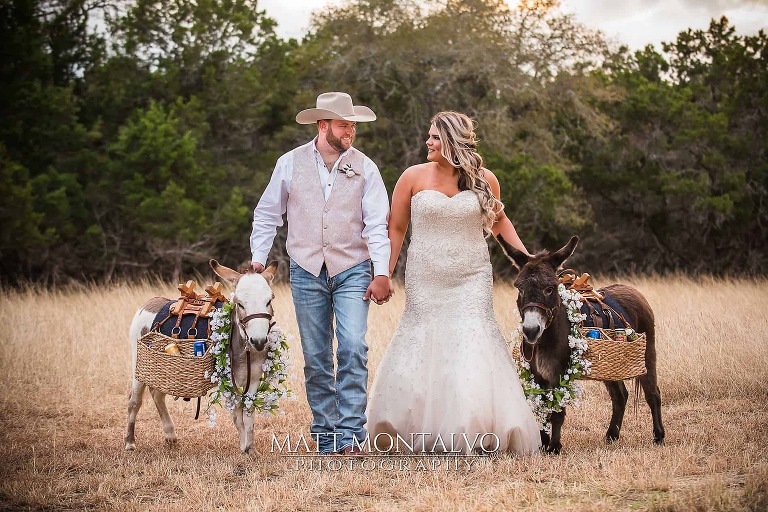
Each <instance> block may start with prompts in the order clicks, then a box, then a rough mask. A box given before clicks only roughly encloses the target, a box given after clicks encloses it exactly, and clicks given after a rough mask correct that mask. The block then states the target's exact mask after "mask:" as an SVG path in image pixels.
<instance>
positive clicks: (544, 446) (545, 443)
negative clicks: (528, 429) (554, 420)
mask: <svg viewBox="0 0 768 512" xmlns="http://www.w3.org/2000/svg"><path fill="white" fill-rule="evenodd" d="M539 435H540V436H541V449H542V450H546V449H547V446H549V434H548V433H547V431H546V430H539Z"/></svg>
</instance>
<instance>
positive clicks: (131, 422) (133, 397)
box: [125, 379, 146, 450]
mask: <svg viewBox="0 0 768 512" xmlns="http://www.w3.org/2000/svg"><path fill="white" fill-rule="evenodd" d="M145 388H146V386H145V385H144V383H143V382H139V381H138V380H136V379H133V382H131V391H130V393H129V394H128V430H127V431H126V432H125V449H126V450H135V449H136V439H135V437H134V430H135V429H136V416H137V415H138V414H139V409H141V402H142V399H143V398H144V389H145Z"/></svg>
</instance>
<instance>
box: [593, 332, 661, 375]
mask: <svg viewBox="0 0 768 512" xmlns="http://www.w3.org/2000/svg"><path fill="white" fill-rule="evenodd" d="M579 329H580V330H581V335H582V336H584V338H586V339H587V341H588V343H589V349H587V351H586V352H585V353H584V358H585V359H587V360H589V361H590V362H591V363H592V371H591V372H590V373H589V375H584V376H583V377H582V378H583V379H590V380H624V379H631V378H634V377H639V376H641V375H645V374H646V373H648V369H647V368H646V367H645V333H637V339H636V340H634V341H615V340H614V339H613V332H614V331H613V330H612V329H600V328H597V327H580V328H579ZM591 330H597V331H599V332H600V339H594V338H587V332H588V331H591Z"/></svg>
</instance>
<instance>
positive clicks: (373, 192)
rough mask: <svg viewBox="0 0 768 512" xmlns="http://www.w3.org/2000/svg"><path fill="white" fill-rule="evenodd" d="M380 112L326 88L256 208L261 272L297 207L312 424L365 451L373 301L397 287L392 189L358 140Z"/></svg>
mask: <svg viewBox="0 0 768 512" xmlns="http://www.w3.org/2000/svg"><path fill="white" fill-rule="evenodd" d="M375 119H376V114H374V113H373V111H372V110H371V109H369V108H368V107H364V106H358V105H353V104H352V98H351V97H350V96H349V94H345V93H341V92H327V93H323V94H321V95H320V96H318V97H317V105H316V108H310V109H306V110H302V111H301V112H299V114H298V115H297V116H296V122H297V123H299V124H316V125H317V136H316V137H315V138H314V139H313V140H312V141H310V142H308V143H306V144H304V145H302V146H299V147H298V148H296V149H294V150H292V151H289V152H288V153H286V154H284V155H283V156H281V157H280V158H279V159H278V160H277V165H276V166H275V170H274V172H273V174H272V178H271V180H270V182H269V185H267V188H266V190H265V191H264V194H263V195H262V196H261V199H260V200H259V204H258V206H257V207H256V210H255V211H254V214H253V232H252V234H251V252H252V256H253V257H252V259H251V261H252V265H253V268H254V269H255V270H256V271H258V272H261V271H262V270H263V269H264V265H265V263H266V259H267V255H268V254H269V251H270V248H271V247H272V242H273V240H274V238H275V233H276V229H277V227H279V226H282V224H283V214H285V213H286V212H287V214H288V240H287V244H286V245H287V249H288V255H289V256H290V258H291V268H290V276H291V292H292V294H293V303H294V307H295V309H296V321H297V323H298V324H299V333H300V335H301V346H302V349H303V351H304V361H305V366H304V377H305V381H306V388H307V401H308V402H309V406H310V408H311V409H312V416H313V421H312V426H311V428H310V431H311V433H312V437H313V438H315V439H316V440H317V444H318V449H319V451H320V452H322V453H331V452H342V453H356V452H359V445H358V443H356V442H355V440H357V441H358V442H361V441H363V440H364V439H365V436H366V432H365V428H364V425H365V421H366V419H365V406H366V402H367V391H366V389H367V384H368V368H367V363H368V345H367V344H366V341H365V333H366V331H367V329H368V304H369V299H373V300H374V301H375V302H376V303H377V304H383V303H384V302H387V300H389V298H390V297H391V295H392V293H393V288H392V281H391V279H390V278H389V254H390V245H389V238H388V237H387V219H388V217H389V199H388V196H387V190H386V188H385V187H384V182H383V180H382V179H381V174H380V173H379V169H378V167H377V166H376V164H374V163H373V161H372V160H371V159H370V158H368V157H367V156H365V155H364V154H363V153H361V152H360V151H358V150H357V149H355V148H353V147H352V142H353V141H354V139H355V125H356V123H358V122H368V121H373V120H375ZM371 268H373V271H371ZM334 317H335V318H336V338H337V340H338V350H337V354H336V357H337V360H338V371H337V373H336V375H334V371H333V356H334V354H333V329H332V326H333V319H334Z"/></svg>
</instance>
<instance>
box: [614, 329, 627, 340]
mask: <svg viewBox="0 0 768 512" xmlns="http://www.w3.org/2000/svg"><path fill="white" fill-rule="evenodd" d="M613 341H627V331H625V330H624V329H614V331H613Z"/></svg>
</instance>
